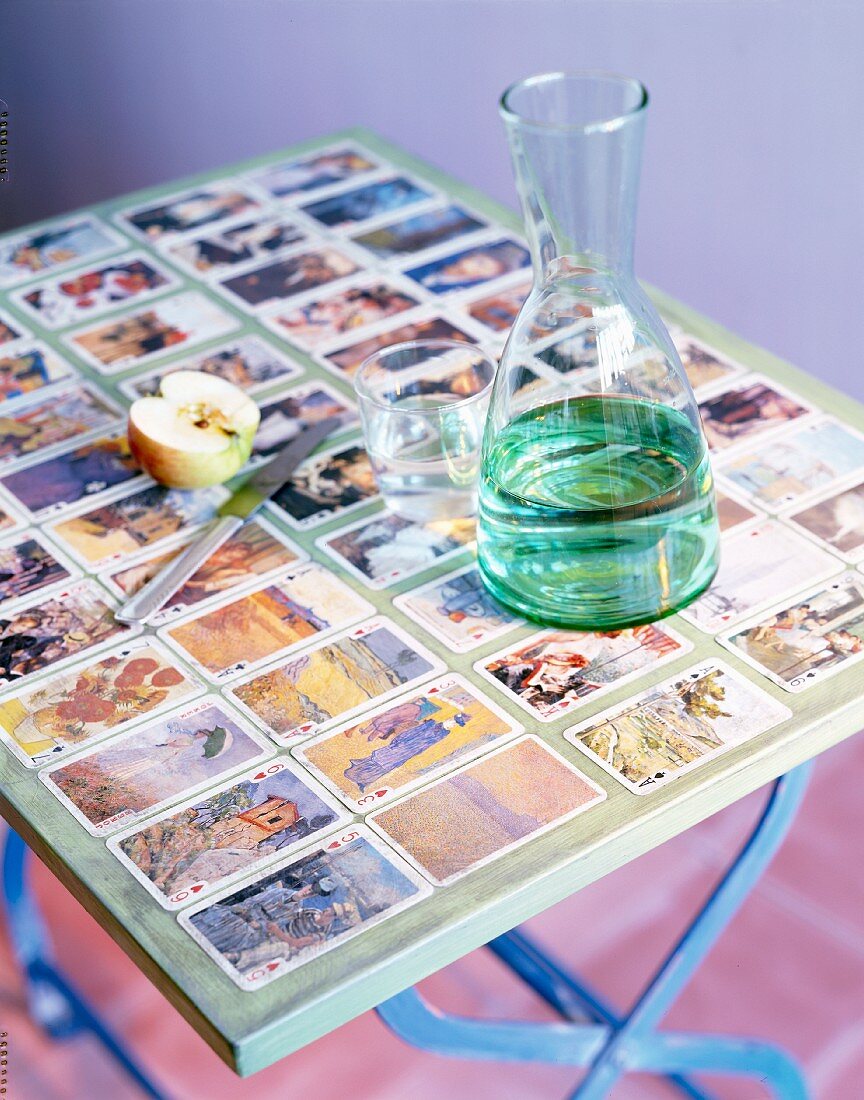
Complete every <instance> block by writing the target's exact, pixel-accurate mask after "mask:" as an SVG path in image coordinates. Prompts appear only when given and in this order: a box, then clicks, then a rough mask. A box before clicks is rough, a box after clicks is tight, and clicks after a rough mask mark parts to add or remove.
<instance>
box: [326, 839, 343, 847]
mask: <svg viewBox="0 0 864 1100" xmlns="http://www.w3.org/2000/svg"><path fill="white" fill-rule="evenodd" d="M327 847H328V848H341V847H342V842H341V841H339V840H331V841H330V843H329V844H328V845H327Z"/></svg>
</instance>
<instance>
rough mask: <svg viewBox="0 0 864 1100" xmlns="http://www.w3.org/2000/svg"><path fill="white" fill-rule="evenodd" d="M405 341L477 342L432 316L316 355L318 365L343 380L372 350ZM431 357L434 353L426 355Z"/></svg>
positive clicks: (455, 326)
mask: <svg viewBox="0 0 864 1100" xmlns="http://www.w3.org/2000/svg"><path fill="white" fill-rule="evenodd" d="M407 340H456V341H461V342H462V343H463V344H476V343H477V342H478V341H477V339H476V338H475V337H474V336H471V335H470V334H469V333H468V332H466V331H465V330H464V329H462V328H459V326H458V325H455V324H453V323H452V322H451V321H448V320H447V319H446V318H445V317H440V316H437V315H436V316H432V317H427V318H424V319H423V320H416V321H412V322H411V323H410V324H403V325H400V326H399V327H398V328H391V329H387V331H386V332H380V333H378V335H377V336H369V337H367V338H366V339H364V340H361V341H360V342H359V343H354V344H348V345H346V346H345V347H341V348H337V349H336V350H334V351H328V352H326V354H325V353H320V354H319V355H317V356H316V358H317V360H318V362H319V363H321V365H322V366H324V367H326V368H327V369H328V370H332V371H334V372H335V373H336V374H337V375H340V376H341V377H343V378H344V377H345V375H352V374H353V373H354V372H355V371H356V370H357V368H358V367H359V366H360V364H361V363H362V362H363V360H364V359H368V358H369V356H370V355H372V354H373V353H374V352H376V351H380V350H381V349H382V348H386V347H389V346H390V344H401V343H404V342H405V341H407ZM429 354H430V355H433V354H435V352H434V351H430V352H429Z"/></svg>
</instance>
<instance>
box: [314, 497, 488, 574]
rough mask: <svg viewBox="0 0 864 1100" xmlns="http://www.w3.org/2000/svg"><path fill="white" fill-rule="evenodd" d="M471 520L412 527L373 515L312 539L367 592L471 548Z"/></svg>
mask: <svg viewBox="0 0 864 1100" xmlns="http://www.w3.org/2000/svg"><path fill="white" fill-rule="evenodd" d="M475 533H476V532H475V523H474V520H473V519H448V520H434V521H431V522H429V523H414V522H412V521H411V520H410V519H405V518H403V517H402V516H397V515H395V514H394V513H392V512H378V513H376V515H374V516H373V517H372V518H371V519H361V520H359V521H358V522H357V523H352V524H349V526H348V527H343V528H341V529H340V530H339V531H334V532H333V533H332V534H329V535H324V536H322V537H321V538H319V539H317V540H316V542H315V545H316V546H319V547H320V548H321V549H322V550H323V551H324V553H325V554H329V555H330V557H331V558H333V559H334V560H335V561H337V562H338V563H339V565H341V566H342V568H343V569H345V570H347V572H349V573H351V574H352V575H353V576H355V577H357V578H359V580H361V581H362V582H363V583H364V584H365V585H366V586H367V587H369V588H389V587H390V586H391V585H394V584H398V583H399V581H403V580H405V579H406V578H408V577H413V576H414V575H415V574H417V573H423V572H425V571H426V570H427V569H430V568H431V567H432V566H433V565H436V564H441V563H442V562H444V561H449V559H450V558H452V557H453V556H454V555H456V554H458V553H459V552H460V551H462V550H464V549H465V548H466V547H468V546H471V545H473V543H474V539H475Z"/></svg>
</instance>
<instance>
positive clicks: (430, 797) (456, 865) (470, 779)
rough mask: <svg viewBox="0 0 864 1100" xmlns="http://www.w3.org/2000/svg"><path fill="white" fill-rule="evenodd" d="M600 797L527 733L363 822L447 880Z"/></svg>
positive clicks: (440, 881) (436, 878) (430, 874)
mask: <svg viewBox="0 0 864 1100" xmlns="http://www.w3.org/2000/svg"><path fill="white" fill-rule="evenodd" d="M605 798H606V792H605V791H604V790H603V788H602V787H598V786H597V784H596V783H594V782H592V781H591V780H590V779H589V778H588V777H587V776H586V775H583V774H582V772H580V771H578V770H577V769H576V768H574V767H573V765H572V764H570V763H568V761H566V760H565V759H564V757H563V756H559V754H558V753H557V752H555V751H554V750H552V749H550V748H549V747H548V746H547V745H544V743H543V742H542V741H541V740H540V739H539V738H538V737H533V736H530V735H529V736H526V737H522V738H520V739H519V740H518V741H512V742H510V743H509V744H505V745H502V746H501V747H500V748H497V749H493V750H492V752H489V753H487V754H486V755H485V756H483V757H482V758H481V759H480V760H476V761H474V763H472V764H466V765H465V766H463V767H461V768H459V769H457V770H456V771H454V772H453V773H452V774H450V775H448V776H445V778H443V779H439V780H438V782H437V783H433V784H432V785H431V786H429V787H426V788H424V789H423V790H422V791H418V792H417V793H416V794H411V795H408V796H407V797H406V798H403V799H400V800H399V801H398V802H395V803H394V804H393V805H392V806H388V807H387V808H385V809H382V810H377V811H376V812H375V813H374V814H372V815H371V816H370V817H369V818H367V821H368V823H369V824H370V825H371V826H372V828H373V829H375V830H376V832H380V833H381V835H382V836H383V837H384V838H385V839H386V840H387V841H388V843H390V844H392V845H394V846H395V848H396V850H397V851H398V852H400V853H401V854H402V855H404V856H405V858H406V859H407V860H408V861H409V862H410V863H411V864H412V865H413V866H414V867H416V868H417V869H418V870H419V871H422V873H423V874H424V875H426V877H427V878H428V879H429V880H430V881H431V882H433V883H435V884H436V885H437V886H446V885H448V884H449V883H451V882H455V881H456V880H457V879H459V878H462V876H463V875H466V874H468V873H470V872H471V871H475V870H477V869H478V868H479V867H485V866H486V864H488V863H491V862H492V860H494V859H497V858H498V857H499V856H502V855H504V853H505V852H512V851H513V850H514V849H516V848H518V847H520V846H521V845H523V844H525V843H527V842H528V841H529V840H533V839H535V838H536V837H538V836H541V835H542V834H543V833H547V832H549V830H550V829H554V828H555V827H556V826H557V825H562V824H563V823H564V822H565V821H569V820H570V819H571V818H573V817H575V816H576V815H577V814H580V813H582V812H583V811H585V810H587V809H590V807H592V806H596V805H597V804H598V803H599V802H602V801H603V800H604V799H605Z"/></svg>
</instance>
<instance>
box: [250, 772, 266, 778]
mask: <svg viewBox="0 0 864 1100" xmlns="http://www.w3.org/2000/svg"><path fill="white" fill-rule="evenodd" d="M252 778H253V779H266V778H267V772H258V774H257V775H253V776H252Z"/></svg>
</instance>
